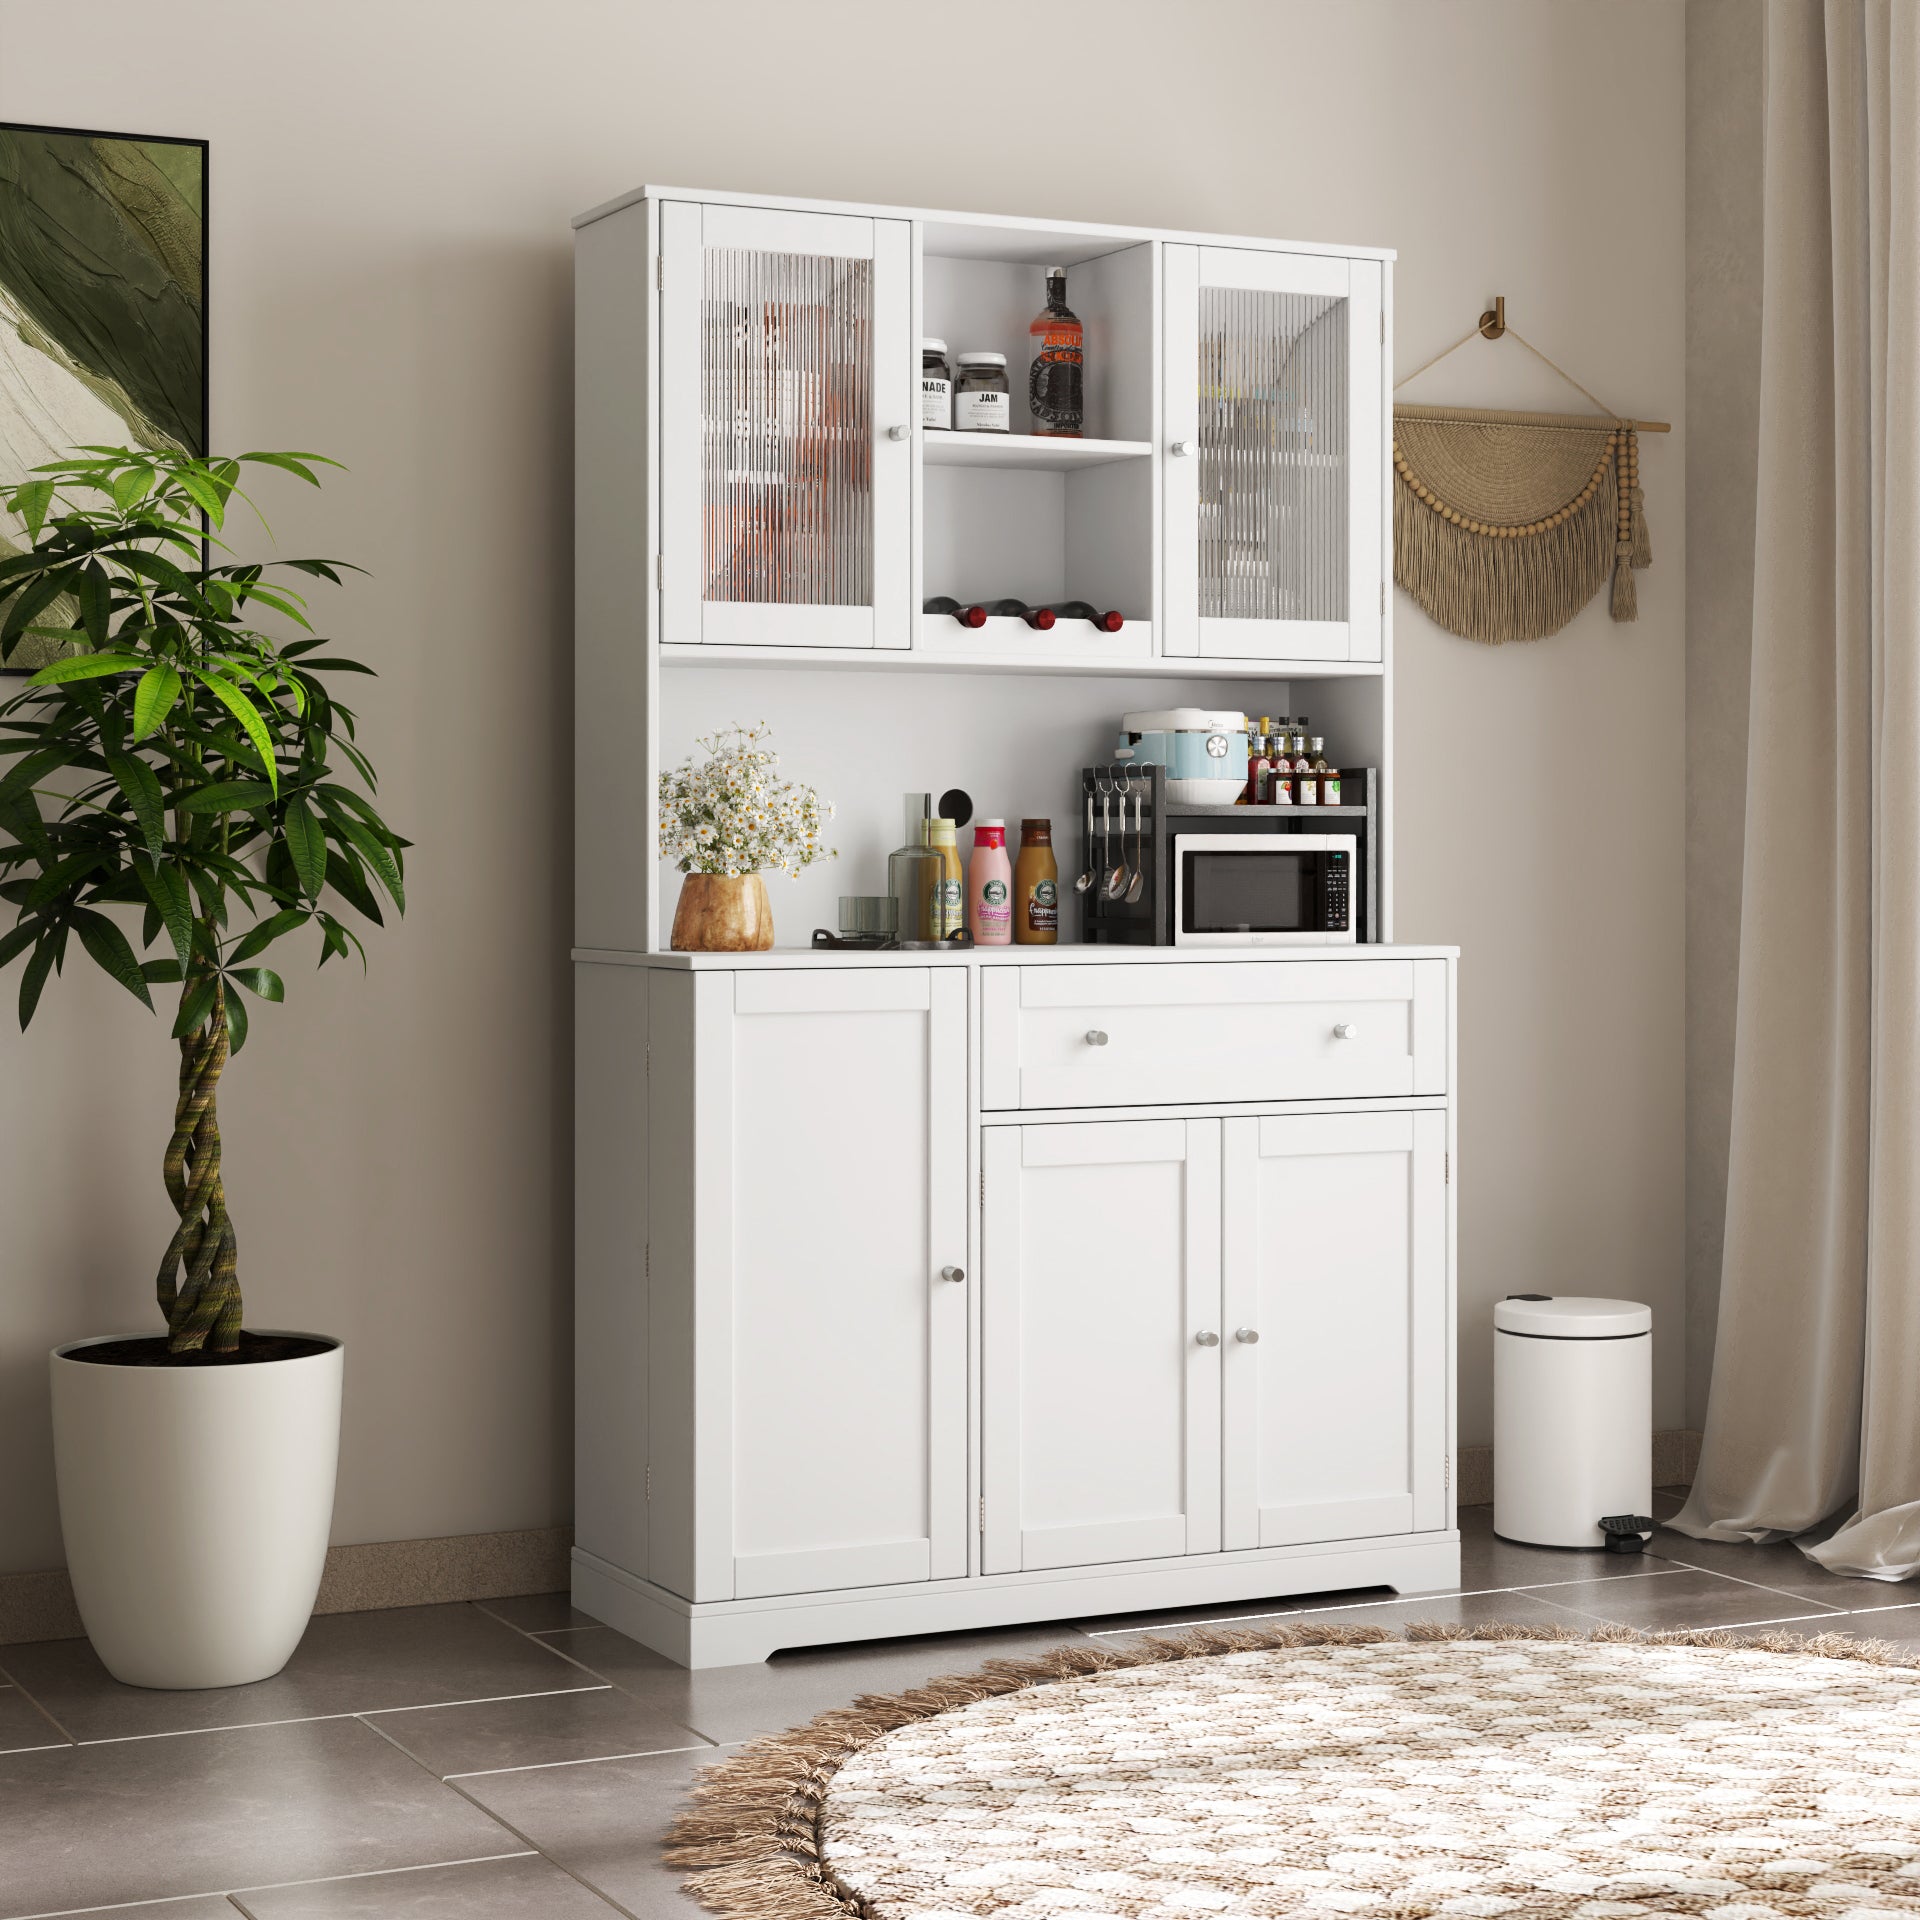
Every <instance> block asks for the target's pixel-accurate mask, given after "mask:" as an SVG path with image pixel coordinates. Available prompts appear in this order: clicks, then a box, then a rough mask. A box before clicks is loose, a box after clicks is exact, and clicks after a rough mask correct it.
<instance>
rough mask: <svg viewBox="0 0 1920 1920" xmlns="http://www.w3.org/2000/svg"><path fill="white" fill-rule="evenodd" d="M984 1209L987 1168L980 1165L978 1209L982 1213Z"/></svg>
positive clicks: (985, 1204) (985, 1208) (985, 1206)
mask: <svg viewBox="0 0 1920 1920" xmlns="http://www.w3.org/2000/svg"><path fill="white" fill-rule="evenodd" d="M986 1210H987V1170H986V1168H985V1167H982V1168H981V1169H980V1211H981V1212H982V1213H985V1212H986Z"/></svg>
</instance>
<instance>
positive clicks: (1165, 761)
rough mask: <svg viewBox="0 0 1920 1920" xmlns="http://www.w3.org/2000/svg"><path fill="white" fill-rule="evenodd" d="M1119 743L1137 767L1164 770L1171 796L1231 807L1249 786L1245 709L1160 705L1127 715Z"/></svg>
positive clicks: (1121, 723) (1171, 798)
mask: <svg viewBox="0 0 1920 1920" xmlns="http://www.w3.org/2000/svg"><path fill="white" fill-rule="evenodd" d="M1119 745H1120V750H1121V752H1122V754H1123V755H1124V757H1125V758H1127V759H1129V760H1131V761H1132V763H1133V764H1134V765H1135V766H1155V767H1165V768H1166V770H1167V798H1168V799H1169V800H1181V801H1186V802H1197V803H1199V804H1200V805H1203V806H1204V805H1214V806H1223V807H1230V806H1232V805H1233V803H1234V801H1236V800H1237V799H1238V798H1239V797H1240V795H1241V793H1242V791H1243V790H1244V789H1245V787H1246V784H1247V716H1246V715H1245V714H1244V713H1224V712H1214V711H1212V710H1211V709H1209V708H1206V707H1162V708H1160V709H1159V710H1158V711H1156V712H1152V713H1128V714H1123V715H1122V716H1121V720H1120V743H1119ZM1129 749H1131V751H1128V750H1129Z"/></svg>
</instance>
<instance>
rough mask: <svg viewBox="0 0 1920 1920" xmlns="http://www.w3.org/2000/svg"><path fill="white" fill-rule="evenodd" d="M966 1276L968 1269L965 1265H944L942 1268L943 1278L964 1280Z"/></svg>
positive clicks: (941, 1275)
mask: <svg viewBox="0 0 1920 1920" xmlns="http://www.w3.org/2000/svg"><path fill="white" fill-rule="evenodd" d="M966 1277H967V1270H966V1268H965V1267H942V1268H941V1269H940V1278H941V1279H942V1280H964V1279H965V1278H966Z"/></svg>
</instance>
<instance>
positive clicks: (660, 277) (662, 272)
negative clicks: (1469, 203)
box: [653, 253, 1387, 340]
mask: <svg viewBox="0 0 1920 1920" xmlns="http://www.w3.org/2000/svg"><path fill="white" fill-rule="evenodd" d="M653 284H654V285H655V286H656V287H658V288H659V289H660V290H661V291H662V292H663V293H664V292H665V291H666V286H667V256H666V255H665V254H664V253H656V254H655V255H654V256H653ZM1380 324H1381V326H1382V327H1384V326H1385V325H1386V324H1387V316H1386V315H1385V314H1384V313H1383V314H1382V315H1381V316H1380ZM1380 337H1381V338H1382V339H1383V340H1384V339H1385V338H1386V335H1385V334H1384V333H1383V334H1382V335H1381V336H1380Z"/></svg>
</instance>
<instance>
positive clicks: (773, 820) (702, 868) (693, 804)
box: [660, 720, 839, 880]
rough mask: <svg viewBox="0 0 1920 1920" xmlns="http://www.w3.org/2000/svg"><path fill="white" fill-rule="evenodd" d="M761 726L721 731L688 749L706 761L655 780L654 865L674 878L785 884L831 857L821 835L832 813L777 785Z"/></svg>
mask: <svg viewBox="0 0 1920 1920" xmlns="http://www.w3.org/2000/svg"><path fill="white" fill-rule="evenodd" d="M771 738H772V734H771V730H770V729H769V728H768V726H767V723H766V722H765V721H764V720H763V721H761V722H760V723H759V724H758V725H756V726H751V727H726V728H723V729H722V730H721V731H720V732H718V733H710V734H706V735H703V736H702V737H701V738H700V739H699V740H697V741H696V742H695V743H694V744H695V745H696V746H699V747H701V748H703V749H704V750H705V753H706V756H707V757H706V758H705V760H703V761H701V762H700V763H699V764H697V765H696V764H695V761H694V757H693V756H692V755H691V754H689V755H688V756H687V758H686V759H685V760H683V761H682V762H681V763H680V765H679V766H677V767H675V768H674V769H673V770H672V771H671V772H670V773H663V774H661V776H660V857H661V859H663V860H671V861H673V862H674V863H675V865H677V866H678V867H679V869H680V871H681V872H682V873H724V874H727V875H729V876H738V875H740V874H743V873H761V872H766V871H769V870H778V871H779V872H782V873H784V874H786V875H787V876H788V877H789V878H790V879H796V880H797V879H798V878H799V877H800V869H801V868H802V867H810V866H812V865H813V863H814V862H815V861H816V860H832V859H836V858H837V857H838V853H839V849H838V848H835V847H829V846H826V845H823V844H822V842H821V838H820V835H821V830H822V828H824V827H825V825H826V823H827V822H828V821H829V820H831V819H832V818H833V805H832V803H831V802H830V801H826V800H822V799H821V798H820V796H819V795H818V794H817V793H815V792H814V790H813V789H812V788H811V787H803V786H802V785H801V784H800V783H799V782H798V781H797V780H782V779H781V778H780V756H779V755H778V754H777V753H775V752H774V750H773V748H772V746H771V744H770V741H771Z"/></svg>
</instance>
